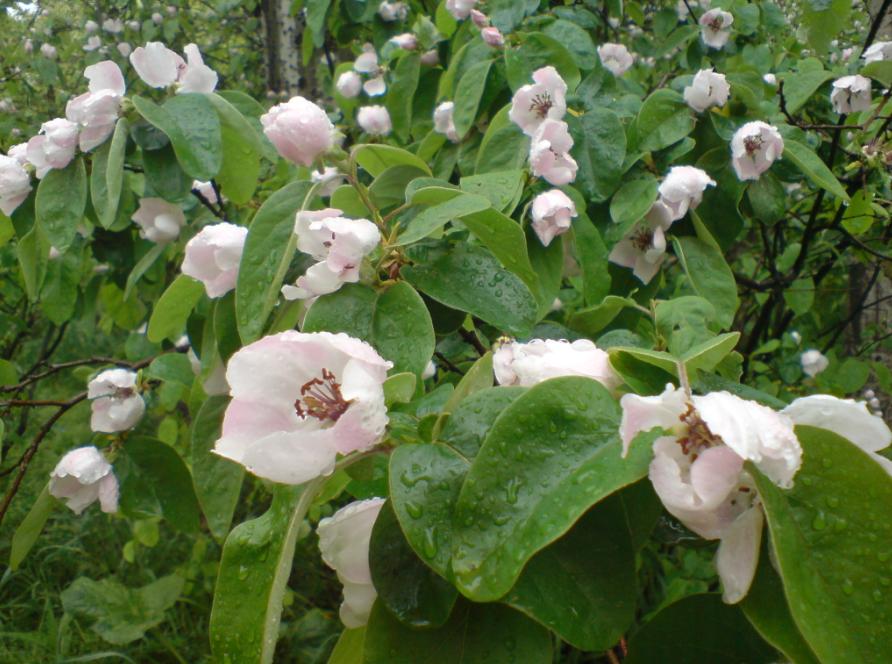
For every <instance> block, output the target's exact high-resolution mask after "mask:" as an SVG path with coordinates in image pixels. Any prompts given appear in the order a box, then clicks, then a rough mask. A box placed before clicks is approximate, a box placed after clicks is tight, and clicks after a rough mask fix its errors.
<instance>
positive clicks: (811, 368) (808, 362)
mask: <svg viewBox="0 0 892 664" xmlns="http://www.w3.org/2000/svg"><path fill="white" fill-rule="evenodd" d="M799 363H800V364H801V365H802V371H803V373H804V374H805V375H806V376H808V377H809V378H814V377H815V376H817V375H818V374H819V373H821V372H822V371H824V369H826V368H827V367H829V366H830V360H828V359H827V356H826V355H824V353H822V352H821V351H819V350H816V349H814V348H812V349H811V350H807V351H805V352H804V353H802V355H801V356H800V357H799Z"/></svg>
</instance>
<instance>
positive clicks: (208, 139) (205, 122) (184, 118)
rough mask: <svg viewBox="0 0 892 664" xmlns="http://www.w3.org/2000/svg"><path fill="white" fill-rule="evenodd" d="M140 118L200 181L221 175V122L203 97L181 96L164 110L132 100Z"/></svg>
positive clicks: (199, 95)
mask: <svg viewBox="0 0 892 664" xmlns="http://www.w3.org/2000/svg"><path fill="white" fill-rule="evenodd" d="M132 101H133V105H134V106H135V107H136V110H137V111H139V114H140V115H142V116H143V117H144V118H145V119H146V120H147V121H148V122H149V123H150V124H152V125H154V126H155V127H157V128H158V129H160V130H161V131H163V132H164V133H165V134H166V135H167V137H168V138H169V139H170V143H171V145H173V149H174V152H175V153H176V155H177V161H179V163H180V166H182V167H183V170H184V171H185V172H186V174H187V175H189V176H190V177H192V178H195V179H196V180H210V179H211V178H213V177H214V176H216V175H217V173H219V172H220V166H221V165H222V163H223V142H222V138H221V130H220V119H219V118H218V117H217V113H216V111H215V110H214V106H213V104H212V103H211V102H210V101H209V100H208V98H207V96H205V95H203V94H195V93H188V94H181V95H175V96H173V97H171V98H170V99H168V100H167V101H166V102H165V103H164V105H163V106H158V105H156V104H155V103H154V102H152V101H150V100H148V99H145V98H143V97H139V96H134V97H132Z"/></svg>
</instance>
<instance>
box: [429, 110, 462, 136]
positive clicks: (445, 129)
mask: <svg viewBox="0 0 892 664" xmlns="http://www.w3.org/2000/svg"><path fill="white" fill-rule="evenodd" d="M454 112H455V103H454V102H451V101H444V102H443V103H441V104H440V105H439V106H437V107H436V108H435V109H434V131H435V132H437V133H438V134H443V135H444V136H446V138H448V139H449V140H450V141H452V142H453V143H458V142H459V140H460V138H459V136H458V132H457V131H456V129H455V122H454V120H453V113H454Z"/></svg>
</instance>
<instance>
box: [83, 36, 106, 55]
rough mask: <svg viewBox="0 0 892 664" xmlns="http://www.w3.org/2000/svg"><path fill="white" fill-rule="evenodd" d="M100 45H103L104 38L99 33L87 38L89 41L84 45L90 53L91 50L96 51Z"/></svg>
mask: <svg viewBox="0 0 892 664" xmlns="http://www.w3.org/2000/svg"><path fill="white" fill-rule="evenodd" d="M100 46H102V40H101V39H100V38H99V36H98V35H93V36H92V37H90V38H88V39H87V43H86V44H84V45H83V47H82V48H83V49H84V50H85V51H87V52H88V53H89V52H91V51H95V50H96V49H98V48H99V47H100Z"/></svg>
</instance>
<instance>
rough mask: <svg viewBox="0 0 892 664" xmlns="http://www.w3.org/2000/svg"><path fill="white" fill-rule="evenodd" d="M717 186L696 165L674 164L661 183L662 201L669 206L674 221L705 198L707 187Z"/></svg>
mask: <svg viewBox="0 0 892 664" xmlns="http://www.w3.org/2000/svg"><path fill="white" fill-rule="evenodd" d="M709 186H712V187H714V186H715V180H713V179H712V178H711V177H709V175H707V174H706V171H703V170H701V169H699V168H696V167H694V166H673V167H672V168H671V169H669V173H668V174H667V175H666V177H665V178H664V179H663V181H662V182H661V183H660V189H659V192H660V201H661V202H662V203H663V205H665V206H666V207H667V208H669V211H670V213H671V218H672V221H677V220H678V219H681V218H682V217H683V216H685V214H687V212H688V210H693V209H695V208H696V207H697V206H698V205H700V201H702V200H703V192H704V191H706V187H709Z"/></svg>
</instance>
